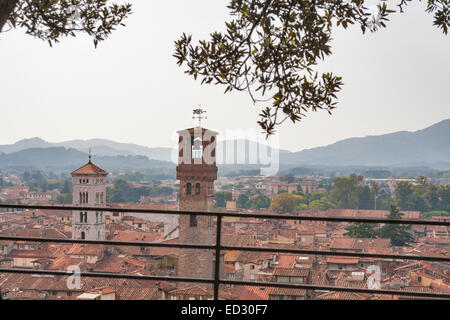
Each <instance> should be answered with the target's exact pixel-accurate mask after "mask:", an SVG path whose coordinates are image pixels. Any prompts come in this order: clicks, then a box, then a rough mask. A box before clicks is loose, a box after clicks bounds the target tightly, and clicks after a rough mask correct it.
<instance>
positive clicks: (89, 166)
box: [72, 161, 108, 176]
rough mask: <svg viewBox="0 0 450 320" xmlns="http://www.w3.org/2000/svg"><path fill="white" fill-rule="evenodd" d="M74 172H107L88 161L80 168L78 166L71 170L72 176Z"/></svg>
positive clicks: (103, 173) (104, 173) (105, 173)
mask: <svg viewBox="0 0 450 320" xmlns="http://www.w3.org/2000/svg"><path fill="white" fill-rule="evenodd" d="M75 174H101V175H107V174H108V172H106V171H105V170H103V169H102V168H100V167H97V166H96V165H95V164H93V163H92V162H90V161H89V162H88V163H86V164H85V165H84V166H82V167H81V168H78V169H77V170H75V171H74V172H72V176H73V175H75Z"/></svg>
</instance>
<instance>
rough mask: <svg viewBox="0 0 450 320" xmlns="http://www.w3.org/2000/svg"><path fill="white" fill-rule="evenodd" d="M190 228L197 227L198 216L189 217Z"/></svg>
mask: <svg viewBox="0 0 450 320" xmlns="http://www.w3.org/2000/svg"><path fill="white" fill-rule="evenodd" d="M189 226H190V227H196V226H197V216H196V215H190V216H189Z"/></svg>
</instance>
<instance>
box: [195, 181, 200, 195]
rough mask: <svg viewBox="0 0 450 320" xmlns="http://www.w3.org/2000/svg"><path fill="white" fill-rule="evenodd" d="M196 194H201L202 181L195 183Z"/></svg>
mask: <svg viewBox="0 0 450 320" xmlns="http://www.w3.org/2000/svg"><path fill="white" fill-rule="evenodd" d="M195 194H200V183H198V182H197V183H196V184H195Z"/></svg>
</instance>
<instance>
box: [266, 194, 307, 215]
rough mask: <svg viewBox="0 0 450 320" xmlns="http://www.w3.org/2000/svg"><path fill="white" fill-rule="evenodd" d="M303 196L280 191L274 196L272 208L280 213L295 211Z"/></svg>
mask: <svg viewBox="0 0 450 320" xmlns="http://www.w3.org/2000/svg"><path fill="white" fill-rule="evenodd" d="M301 200H302V197H301V196H298V195H296V194H292V193H280V194H277V195H275V196H274V197H273V198H272V202H271V204H270V209H271V210H273V211H275V212H278V213H293V212H294V211H296V207H297V205H298V204H299V203H300V202H301Z"/></svg>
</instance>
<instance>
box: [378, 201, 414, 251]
mask: <svg viewBox="0 0 450 320" xmlns="http://www.w3.org/2000/svg"><path fill="white" fill-rule="evenodd" d="M402 216H403V213H401V212H400V209H399V208H398V207H397V206H394V205H393V206H391V210H390V211H389V215H388V216H387V218H388V219H391V220H400V219H401V218H402ZM410 229H411V225H402V224H385V225H384V226H382V227H381V228H380V229H379V230H378V235H379V237H380V238H388V239H390V240H391V245H393V246H405V245H407V244H409V243H413V242H415V241H414V238H413V236H412V235H411V233H410V232H409V230H410Z"/></svg>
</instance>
